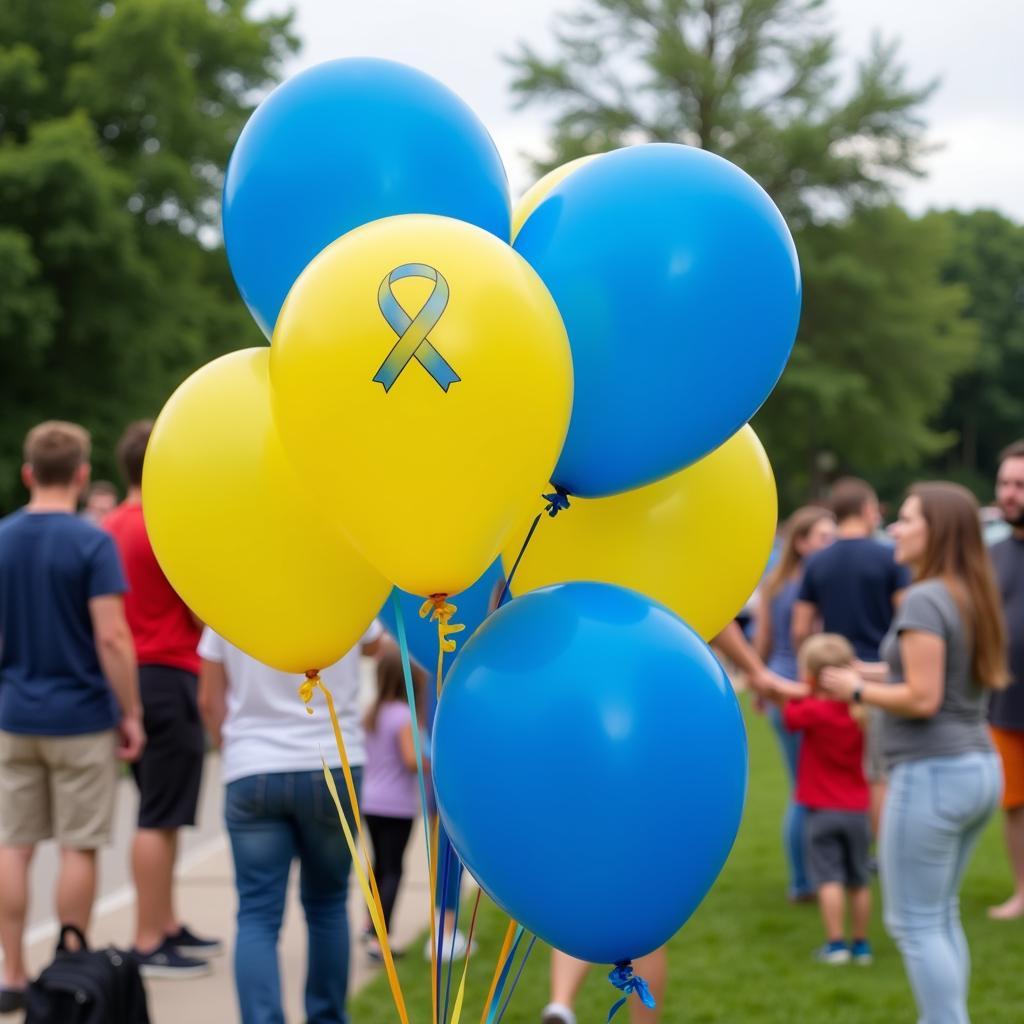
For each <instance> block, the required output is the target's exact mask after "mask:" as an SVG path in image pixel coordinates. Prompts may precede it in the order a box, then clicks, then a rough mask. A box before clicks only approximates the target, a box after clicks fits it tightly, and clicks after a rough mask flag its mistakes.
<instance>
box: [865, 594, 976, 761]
mask: <svg viewBox="0 0 1024 1024" xmlns="http://www.w3.org/2000/svg"><path fill="white" fill-rule="evenodd" d="M904 630H920V631H921V632H923V633H934V634H935V635H936V636H939V637H942V639H943V640H944V641H945V643H946V678H945V682H944V687H943V695H942V704H941V706H940V707H939V710H938V711H937V712H936V713H935V714H934V715H932V716H931V717H930V718H905V717H903V716H902V715H893V714H889V713H886V714H885V715H884V717H883V721H882V754H883V756H884V757H885V760H886V763H887V764H888V766H889V767H892V766H893V765H895V764H899V762H901V761H919V760H921V759H922V758H925V757H948V756H950V755H953V754H966V753H968V752H970V751H973V750H992V749H993V748H992V740H991V739H990V738H989V733H988V726H987V724H986V720H985V718H986V712H987V708H988V692H987V691H986V690H985V689H984V688H982V687H980V686H978V685H976V684H975V682H974V679H973V673H972V670H971V661H972V656H973V644H972V641H971V638H970V633H969V631H968V629H967V628H966V625H965V623H964V619H963V616H962V615H961V614H960V609H959V607H958V606H957V603H956V601H955V600H954V598H953V595H952V594H951V593H950V592H949V588H948V587H947V586H946V584H945V583H943V582H942V580H938V579H929V580H923V581H922V582H921V583H915V584H914V585H913V586H912V587H910V588H908V590H907V592H906V594H905V595H904V598H903V601H902V603H901V604H900V607H899V610H898V611H897V612H896V618H895V619H894V620H893V624H892V628H891V629H890V630H889V632H888V633H887V634H886V636H885V639H884V640H883V641H882V646H881V654H882V658H883V659H884V660H885V661H887V662H888V663H889V674H890V677H891V678H892V679H894V680H897V681H902V680H903V662H902V659H901V657H900V643H899V634H900V633H901V632H903V631H904Z"/></svg>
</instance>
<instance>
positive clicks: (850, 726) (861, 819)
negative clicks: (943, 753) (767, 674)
mask: <svg viewBox="0 0 1024 1024" xmlns="http://www.w3.org/2000/svg"><path fill="white" fill-rule="evenodd" d="M797 661H798V664H799V667H800V674H801V677H802V679H803V682H804V683H806V684H807V685H808V687H809V688H810V691H811V694H812V695H811V696H809V697H804V698H801V699H797V700H789V701H787V702H786V703H785V704H784V705H783V708H782V720H783V722H784V723H785V726H786V728H787V729H788V730H789V731H790V732H801V733H803V738H802V740H801V742H800V754H799V757H798V759H797V769H796V800H797V803H799V804H802V805H803V806H804V807H806V808H807V817H806V826H805V827H806V830H807V831H806V834H805V836H804V842H805V847H806V851H807V853H806V864H807V874H808V876H809V878H810V881H811V884H812V885H813V886H814V887H815V888H816V889H817V892H818V905H819V907H820V909H821V918H822V922H823V923H824V925H825V939H826V944H825V945H824V946H823V947H822V948H821V949H820V950H819V952H818V959H819V960H821V961H822V962H823V963H828V964H845V963H849V962H850V960H851V958H852V960H853V962H854V963H857V964H861V965H866V964H870V963H871V946H870V945H869V943H868V937H867V936H868V923H869V922H870V920H871V888H870V868H869V849H870V846H871V825H870V820H869V815H868V811H869V809H870V807H871V794H870V792H869V790H868V783H867V779H866V778H865V777H864V732H863V729H862V728H861V724H860V723H859V722H858V721H857V720H856V719H855V718H854V717H853V715H852V714H851V712H850V708H849V707H848V705H846V704H845V703H843V702H841V701H836V700H827V699H822V698H819V697H816V696H814V695H813V694H814V690H815V687H816V684H817V679H818V673H819V672H821V670H822V669H823V668H826V667H830V666H842V665H852V664H853V661H854V651H853V648H852V647H851V646H850V643H849V641H847V640H846V639H844V638H843V637H841V636H839V635H838V634H836V633H819V634H817V635H816V636H812V637H811V638H810V639H808V640H806V641H805V642H804V644H803V646H801V648H800V651H799V654H798V655H797ZM847 892H848V893H849V896H850V909H851V916H852V919H853V920H852V926H853V942H852V944H851V945H850V946H847V944H846V942H845V939H844V934H845V930H844V920H843V919H844V917H845V913H846V905H845V903H846V901H845V894H846V893H847Z"/></svg>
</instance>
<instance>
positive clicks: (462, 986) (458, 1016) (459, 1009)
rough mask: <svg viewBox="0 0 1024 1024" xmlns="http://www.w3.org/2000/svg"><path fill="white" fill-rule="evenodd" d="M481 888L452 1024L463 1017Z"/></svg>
mask: <svg viewBox="0 0 1024 1024" xmlns="http://www.w3.org/2000/svg"><path fill="white" fill-rule="evenodd" d="M480 895H481V890H480V889H477V891H476V902H475V903H474V904H473V916H472V917H471V918H470V919H469V935H468V937H467V938H466V956H465V959H464V960H463V961H462V977H461V978H460V979H459V991H458V994H457V995H456V996H455V1006H454V1007H453V1008H452V1021H451V1024H459V1022H460V1021H461V1019H462V1000H463V998H464V997H465V995H466V975H467V974H468V973H469V958H470V957H471V956H472V955H473V933H474V932H475V931H476V913H477V911H478V910H479V909H480Z"/></svg>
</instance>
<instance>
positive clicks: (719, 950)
mask: <svg viewBox="0 0 1024 1024" xmlns="http://www.w3.org/2000/svg"><path fill="white" fill-rule="evenodd" d="M747 726H748V734H749V738H750V792H749V795H748V799H747V808H746V812H745V815H744V819H743V825H742V828H741V829H740V834H739V837H738V839H737V842H736V847H735V849H734V850H733V852H732V856H731V857H730V859H729V862H728V864H727V865H726V867H725V870H724V871H723V872H722V875H721V877H720V878H719V880H718V883H717V884H716V885H715V887H714V889H713V890H712V891H711V893H710V894H709V895H708V897H707V899H706V900H705V901H704V903H703V904H702V905H701V907H700V908H699V909H698V911H697V913H696V914H694V916H693V917H692V918H691V919H690V921H689V922H688V923H687V924H686V926H685V927H684V928H683V929H682V931H680V932H679V934H678V935H677V936H676V937H675V938H674V939H673V940H672V942H671V944H670V946H669V985H668V991H667V994H666V997H665V1000H664V1006H663V1015H662V1020H663V1021H665V1022H666V1024H676V1022H679V1024H682V1022H686V1024H746V1022H751V1024H809V1022H819V1021H828V1022H829V1024H895V1022H910V1021H913V1020H914V1019H915V1011H914V1004H913V1000H912V998H911V995H910V988H909V985H908V983H907V980H906V977H905V975H904V973H903V965H902V963H901V961H900V957H899V954H898V952H897V951H896V949H895V947H894V946H893V945H892V943H891V941H890V940H889V938H888V936H886V935H885V933H884V931H883V929H882V924H881V919H880V913H881V896H880V894H879V893H878V891H877V887H876V893H875V920H874V925H873V932H872V941H873V944H874V947H875V964H874V966H873V967H870V968H855V967H827V966H823V965H820V964H817V963H815V962H814V961H813V960H812V958H811V951H812V950H813V949H814V948H815V947H816V946H817V945H818V944H820V942H821V940H822V936H821V929H820V925H819V920H818V915H817V909H816V908H815V907H814V906H813V905H804V906H790V905H789V904H787V903H786V901H785V899H784V893H785V886H786V882H785V868H784V864H783V859H782V848H781V840H780V825H781V819H782V811H783V806H784V803H785V799H786V785H785V778H784V774H783V768H782V761H781V758H780V756H779V753H778V750H777V747H776V745H775V738H774V736H773V735H772V732H771V727H770V726H769V724H768V723H767V721H765V720H764V719H763V718H761V717H760V716H758V715H754V714H749V713H748V714H747ZM698 825H699V823H690V825H689V827H697V826H698ZM628 827H630V826H629V823H628V821H626V820H625V819H624V820H623V828H628ZM687 827H688V825H687V823H680V842H685V841H686V830H687ZM565 881H569V880H565ZM1010 884H1011V883H1010V875H1009V870H1008V868H1007V864H1006V858H1005V854H1004V852H1003V846H1002V837H1001V826H1000V823H999V821H998V820H993V822H992V823H991V824H990V825H989V827H988V829H987V830H986V832H985V835H984V837H983V839H982V842H981V844H980V846H979V848H978V850H977V852H976V853H975V855H974V859H973V860H972V862H971V866H970V869H969V872H968V875H967V879H966V882H965V885H964V888H963V898H962V913H963V920H964V927H965V929H966V931H967V936H968V940H969V942H970V945H971V953H972V957H973V961H974V973H973V978H972V985H971V1000H970V1009H971V1015H972V1019H973V1020H975V1021H978V1022H985V1024H1002V1022H1006V1024H1010V1022H1018V1021H1020V1020H1022V1019H1024V1011H1022V1009H1021V1006H1022V1005H1024V971H1022V969H1021V949H1022V940H1024V922H1011V923H1004V922H993V921H989V920H988V918H987V917H986V915H985V910H986V907H988V906H989V905H990V904H992V903H995V902H998V901H1000V900H1002V899H1004V898H1005V897H1006V896H1007V895H1008V893H1009V891H1010ZM507 921H508V919H507V917H505V915H504V914H502V913H501V912H500V911H499V910H498V909H497V908H496V907H495V906H494V905H493V904H491V903H490V902H489V901H488V900H487V899H486V897H485V898H484V899H483V901H482V902H481V908H480V916H479V918H478V921H477V938H478V939H479V942H480V948H479V950H478V951H477V952H476V954H474V956H473V958H472V960H471V963H470V969H469V977H468V980H467V989H466V991H467V995H466V1007H465V1011H464V1013H463V1020H464V1021H469V1022H472V1024H476V1022H477V1021H479V1019H480V1013H481V1010H482V1007H483V1001H484V998H485V997H486V994H487V990H488V987H489V984H490V979H491V974H492V972H493V969H494V963H495V959H496V957H497V954H498V949H499V947H500V944H501V940H502V937H503V936H504V933H505V927H506V925H507ZM467 925H468V917H465V916H464V922H463V927H466V926H467ZM420 948H421V945H420V944H418V943H413V944H412V946H411V949H412V950H413V951H414V954H415V953H416V952H418V951H419V949H420ZM414 954H410V956H409V957H407V958H405V959H403V960H402V961H400V962H399V963H400V975H401V980H402V988H403V991H404V992H405V997H406V1001H407V1004H408V1007H409V1015H410V1022H411V1024H428V1022H429V1021H430V980H429V974H430V971H429V967H428V966H427V965H426V964H425V963H424V962H423V960H422V959H421V958H420V957H419V956H417V955H414ZM458 969H459V970H461V964H459V965H458ZM605 974H606V971H603V970H601V969H599V968H595V969H594V970H593V971H592V972H591V975H590V976H589V977H588V979H587V983H586V985H585V986H584V989H583V991H582V992H581V994H580V998H579V1001H578V1003H577V1007H576V1009H577V1015H578V1017H579V1019H580V1021H581V1022H588V1021H592V1022H595V1024H596V1022H603V1021H604V1019H605V1017H606V1015H607V1012H608V1008H609V1007H610V1006H611V1004H612V1002H613V1001H614V996H615V992H614V990H613V989H612V987H611V986H610V985H609V984H608V983H607V981H606V980H605ZM458 980H459V975H458V973H456V974H455V976H454V977H453V979H452V1002H454V996H455V989H456V988H457V985H458ZM547 997H548V956H547V949H546V947H544V946H543V945H542V944H541V943H540V942H538V943H537V945H536V948H535V949H534V951H533V954H532V955H531V957H530V960H529V962H528V964H527V966H526V970H525V971H524V972H523V975H522V978H521V980H520V983H519V987H518V988H517V990H516V992H515V996H514V998H513V999H512V1002H511V1004H510V1006H509V1009H508V1012H507V1013H506V1015H505V1016H504V1018H503V1021H505V1022H507V1024H527V1022H529V1024H536V1022H537V1021H538V1019H539V1013H540V1010H541V1008H542V1007H543V1006H544V1004H545V1003H546V1002H547ZM352 1019H353V1021H355V1022H356V1024H394V1022H395V1021H397V1019H398V1016H397V1013H396V1012H395V1009H394V1006H393V1004H392V1002H391V996H390V991H389V989H388V986H387V981H386V979H385V978H384V977H378V978H376V979H375V980H374V981H373V982H371V983H370V984H369V985H368V986H367V987H366V988H365V989H363V991H362V992H360V994H359V995H358V997H356V999H355V1000H354V1002H353V1007H352ZM619 1019H623V1020H625V1012H623V1013H622V1014H621V1015H620V1017H619V1018H616V1020H617V1021H618V1020H619Z"/></svg>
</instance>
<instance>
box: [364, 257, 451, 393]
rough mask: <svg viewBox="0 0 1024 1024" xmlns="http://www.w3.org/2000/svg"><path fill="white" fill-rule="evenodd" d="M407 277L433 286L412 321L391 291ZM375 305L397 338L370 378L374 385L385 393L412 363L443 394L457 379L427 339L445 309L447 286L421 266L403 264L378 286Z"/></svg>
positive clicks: (439, 277)
mask: <svg viewBox="0 0 1024 1024" xmlns="http://www.w3.org/2000/svg"><path fill="white" fill-rule="evenodd" d="M407 277H422V278H425V279H426V280H428V281H433V282H434V288H433V291H431V293H430V296H429V297H428V298H427V301H426V302H424V303H423V305H422V306H421V307H420V311H419V312H418V313H417V314H416V316H415V317H410V316H409V314H408V313H406V311H405V310H404V309H403V308H402V306H401V304H400V303H399V301H398V299H396V298H395V293H394V292H393V291H392V290H391V286H392V285H393V284H394V283H395V281H401V280H402V279H403V278H407ZM377 305H378V306H379V307H380V311H381V313H382V314H383V316H384V319H385V320H387V322H388V326H389V327H390V328H391V330H393V331H394V332H395V334H397V335H398V341H396V342H395V344H394V346H393V347H392V349H391V351H390V352H389V353H388V355H387V358H386V359H385V360H384V362H383V363H381V364H380V368H379V369H378V370H377V374H376V376H375V377H374V378H373V379H374V381H375V382H376V383H378V384H383V385H384V390H385V391H390V390H391V386H392V385H393V384H394V383H395V381H396V380H398V378H399V376H401V373H402V371H403V370H404V369H405V368H406V366H408V365H409V362H410V360H412V359H415V360H416V361H417V362H418V363H419V364H420V366H422V367H423V369H424V370H426V371H427V373H429V374H430V376H431V377H433V378H434V380H435V381H436V382H437V385H438V387H440V389H441V390H442V391H447V390H448V388H449V387H451V385H452V384H454V383H456V382H457V381H458V380H460V379H461V378H460V377H459V375H458V374H457V373H456V372H455V371H454V370H453V369H452V368H451V367H450V366H449V365H448V363H447V362H446V361H445V359H444V357H443V356H442V355H441V353H440V352H438V351H437V349H436V348H434V346H433V345H432V344H431V341H430V339H429V338H428V337H427V335H428V334H429V333H430V332H431V331H432V330H433V329H434V328H435V327H436V326H437V322H438V320H440V319H441V314H442V313H443V312H444V311H445V307H446V306H447V305H448V282H447V281H446V280H445V279H444V277H442V276H441V274H440V273H439V272H438V271H436V270H435V269H434V268H433V267H428V266H427V265H426V264H425V263H403V264H402V266H400V267H395V269H394V270H392V271H391V273H390V274H388V276H387V277H385V278H384V280H383V281H381V283H380V288H379V289H378V291H377Z"/></svg>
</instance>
